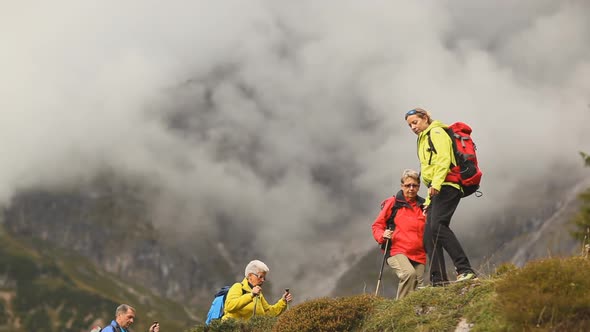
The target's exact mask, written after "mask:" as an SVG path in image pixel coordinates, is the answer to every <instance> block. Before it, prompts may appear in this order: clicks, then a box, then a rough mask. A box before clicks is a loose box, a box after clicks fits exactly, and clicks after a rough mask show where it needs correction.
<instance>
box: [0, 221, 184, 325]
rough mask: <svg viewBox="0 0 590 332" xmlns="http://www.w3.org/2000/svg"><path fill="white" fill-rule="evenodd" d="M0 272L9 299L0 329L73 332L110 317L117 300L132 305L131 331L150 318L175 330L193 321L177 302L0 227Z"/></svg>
mask: <svg viewBox="0 0 590 332" xmlns="http://www.w3.org/2000/svg"><path fill="white" fill-rule="evenodd" d="M0 275H4V276H6V278H7V280H8V284H9V285H10V286H5V287H3V289H2V291H3V292H5V293H8V294H11V295H12V298H13V299H12V301H10V303H4V302H3V303H2V304H3V305H2V306H0V310H1V311H0V330H10V331H15V332H21V331H49V332H53V331H60V332H68V331H71V332H78V331H80V330H81V329H86V328H88V327H89V326H90V324H91V323H92V321H93V320H94V319H96V318H100V319H103V320H104V321H106V322H110V320H111V319H113V317H114V311H115V309H116V307H117V305H118V304H120V303H128V304H131V305H133V306H134V307H135V308H136V309H137V316H138V319H137V320H136V323H135V324H134V330H136V331H147V329H148V326H149V325H150V323H151V322H152V321H154V320H158V321H159V322H160V323H161V325H162V328H164V327H165V328H166V329H167V330H168V329H170V330H179V331H182V330H183V329H184V328H186V327H187V326H190V325H191V324H193V322H194V321H193V320H191V319H190V317H189V316H188V314H187V313H186V311H185V309H184V307H183V306H182V305H180V304H178V303H175V302H173V301H170V300H167V299H164V298H161V297H159V296H156V295H154V294H153V293H152V292H150V291H149V290H147V289H144V288H142V287H138V286H137V285H135V284H134V283H133V282H128V281H127V282H126V281H123V280H120V279H118V278H116V277H115V276H113V275H110V274H108V273H106V272H102V271H99V270H97V269H96V268H95V267H94V265H93V264H92V263H90V262H89V261H88V260H86V259H85V258H83V257H80V256H77V255H75V254H72V253H71V252H68V251H65V250H60V249H56V248H54V247H52V246H50V245H48V244H47V243H45V242H42V241H38V240H31V239H19V238H15V237H12V236H9V235H8V234H7V233H6V232H5V231H4V230H3V229H1V227H0ZM19 321H20V322H21V323H22V324H21V326H20V327H18V326H19V325H18V323H17V322H19Z"/></svg>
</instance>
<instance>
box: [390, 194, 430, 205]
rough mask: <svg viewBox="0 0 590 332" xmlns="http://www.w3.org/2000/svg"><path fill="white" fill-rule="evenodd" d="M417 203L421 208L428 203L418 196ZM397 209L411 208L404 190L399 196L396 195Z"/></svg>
mask: <svg viewBox="0 0 590 332" xmlns="http://www.w3.org/2000/svg"><path fill="white" fill-rule="evenodd" d="M416 202H417V203H418V206H419V207H421V208H422V207H424V202H426V200H425V199H424V198H422V197H420V196H418V195H416ZM394 206H395V207H397V208H400V207H402V206H405V207H410V203H408V202H407V201H406V198H405V197H404V192H403V191H402V190H400V191H398V192H397V194H396V195H395V205H394Z"/></svg>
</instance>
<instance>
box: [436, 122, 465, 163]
mask: <svg viewBox="0 0 590 332" xmlns="http://www.w3.org/2000/svg"><path fill="white" fill-rule="evenodd" d="M444 130H445V133H447V135H449V138H450V139H451V144H452V147H453V154H454V155H455V162H456V163H459V156H457V151H458V150H457V142H455V138H458V139H460V140H461V144H463V146H465V142H463V141H464V140H466V139H467V138H464V137H463V136H459V135H456V134H455V132H453V130H452V129H451V128H448V127H447V128H445V129H444ZM426 137H427V138H428V151H429V152H430V158H429V159H428V165H430V164H431V163H432V153H437V152H436V148H435V147H434V143H432V138H430V131H428V133H426ZM453 166H457V165H455V164H453V163H452V162H451V168H453Z"/></svg>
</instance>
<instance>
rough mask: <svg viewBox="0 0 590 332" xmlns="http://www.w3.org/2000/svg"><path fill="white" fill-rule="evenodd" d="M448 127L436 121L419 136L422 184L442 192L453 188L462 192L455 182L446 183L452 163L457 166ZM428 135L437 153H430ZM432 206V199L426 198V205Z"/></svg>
mask: <svg viewBox="0 0 590 332" xmlns="http://www.w3.org/2000/svg"><path fill="white" fill-rule="evenodd" d="M447 127H448V126H447V125H445V124H444V123H442V122H440V121H438V120H434V121H432V123H431V124H430V126H428V128H426V130H424V131H423V132H421V133H420V135H418V158H419V159H420V173H421V174H420V175H421V177H422V182H424V184H425V185H426V186H428V187H433V188H434V189H436V190H439V191H440V188H441V187H442V186H443V185H445V186H452V187H455V188H457V189H459V190H461V186H460V185H459V184H457V183H453V182H445V178H446V177H447V173H449V171H450V170H451V163H452V164H453V165H456V161H455V154H454V153H453V142H452V141H451V138H450V137H449V135H448V134H447V133H446V132H445V129H446V128H447ZM428 135H430V139H431V140H432V145H434V148H435V149H436V153H434V152H432V151H430V144H428ZM428 204H430V197H428V195H427V198H426V205H428Z"/></svg>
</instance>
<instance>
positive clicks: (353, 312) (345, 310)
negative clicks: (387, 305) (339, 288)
mask: <svg viewBox="0 0 590 332" xmlns="http://www.w3.org/2000/svg"><path fill="white" fill-rule="evenodd" d="M377 299H378V298H376V297H374V296H371V295H358V296H351V297H342V298H332V299H331V298H320V299H316V300H312V301H308V302H305V303H303V304H300V305H297V306H295V307H293V308H291V309H290V310H289V311H287V312H286V313H284V314H283V315H281V316H280V317H279V319H278V321H277V323H276V324H275V326H274V329H273V330H272V331H273V332H291V331H299V332H305V331H309V332H312V331H313V332H322V331H326V332H331V331H354V330H355V329H356V328H357V327H359V326H361V325H362V323H363V321H364V320H365V318H366V316H367V315H368V314H369V313H370V312H371V311H372V310H373V308H374V306H375V303H376V301H377Z"/></svg>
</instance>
